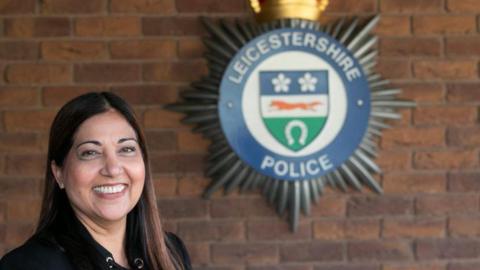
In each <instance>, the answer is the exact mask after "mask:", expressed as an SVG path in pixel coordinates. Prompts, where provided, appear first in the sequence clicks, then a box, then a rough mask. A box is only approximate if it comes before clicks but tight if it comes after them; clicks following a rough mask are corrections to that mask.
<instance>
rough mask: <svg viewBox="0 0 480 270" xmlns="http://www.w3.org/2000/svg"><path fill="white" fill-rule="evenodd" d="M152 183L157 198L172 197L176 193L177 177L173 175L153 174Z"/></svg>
mask: <svg viewBox="0 0 480 270" xmlns="http://www.w3.org/2000/svg"><path fill="white" fill-rule="evenodd" d="M153 185H154V186H155V194H156V195H157V198H163V197H173V196H175V194H176V193H177V178H176V177H173V176H154V177H153Z"/></svg>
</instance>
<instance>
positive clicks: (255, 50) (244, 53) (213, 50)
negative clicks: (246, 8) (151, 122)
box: [167, 0, 414, 230]
mask: <svg viewBox="0 0 480 270" xmlns="http://www.w3.org/2000/svg"><path fill="white" fill-rule="evenodd" d="M327 4H328V0H289V1H283V0H277V1H275V0H263V1H260V0H251V1H250V5H251V7H252V10H253V11H254V12H255V14H256V17H257V20H258V21H260V22H263V23H261V24H255V23H249V22H240V21H236V22H234V23H232V22H228V21H221V22H220V23H218V24H217V23H214V22H212V21H210V20H206V19H205V20H203V22H204V24H205V27H206V28H207V30H208V32H209V33H210V37H209V38H207V39H205V40H204V43H205V46H206V47H207V49H208V52H207V54H206V58H207V60H208V66H209V76H208V77H206V78H203V79H202V80H200V81H198V82H194V83H192V85H191V88H192V89H190V90H188V91H185V92H182V94H181V96H182V98H183V99H184V100H183V101H182V102H180V103H176V104H171V105H168V106H167V108H168V109H170V110H174V111H178V112H183V113H186V115H187V116H186V117H185V118H184V119H183V122H184V123H186V124H195V125H196V126H195V127H194V128H193V131H194V132H198V133H202V134H203V135H204V136H205V137H207V138H209V139H210V140H211V141H212V144H211V145H210V147H209V152H210V156H209V163H210V164H209V168H208V170H207V172H206V174H207V176H209V177H212V179H213V180H212V182H211V184H210V186H209V187H208V188H207V190H206V191H205V193H204V196H205V197H209V196H210V195H211V194H212V193H213V192H214V191H216V190H218V189H220V188H224V190H225V192H226V193H229V192H231V191H232V190H234V189H236V188H238V187H239V188H240V189H241V190H242V191H245V190H248V189H257V188H259V189H261V190H262V192H263V194H264V195H265V196H266V198H267V200H268V202H269V203H271V204H273V205H274V206H275V207H276V210H277V212H278V214H279V215H280V216H283V215H284V214H285V213H286V212H288V217H289V221H290V224H291V228H292V230H295V229H296V227H297V225H298V219H299V215H300V211H303V213H304V214H306V215H308V214H309V212H310V204H311V202H312V201H313V202H314V203H316V202H317V201H318V200H319V198H320V195H321V194H322V192H323V190H324V188H325V186H326V185H330V186H331V187H333V188H336V189H340V190H342V191H347V190H348V189H349V188H353V189H355V190H358V191H361V190H362V188H363V186H366V187H368V188H370V189H371V190H373V191H374V192H377V193H381V192H382V188H381V187H380V185H379V184H378V183H377V181H376V180H375V179H374V177H373V174H375V173H380V168H379V167H378V166H377V165H376V163H375V162H374V158H375V157H376V155H377V139H378V137H379V136H381V131H382V129H385V128H388V127H389V126H388V125H387V124H385V123H384V120H386V119H399V118H400V114H398V113H396V112H395V109H396V108H398V107H410V106H413V105H414V103H413V102H410V101H402V100H398V99H396V95H397V94H399V93H400V92H401V90H399V89H392V88H390V87H389V86H388V84H389V82H388V80H384V79H382V78H381V76H380V75H379V74H376V73H375V71H374V70H373V68H374V66H375V64H376V57H377V51H376V49H375V44H376V42H377V37H375V36H373V35H372V34H371V33H370V31H371V30H372V29H373V27H374V26H375V25H376V24H377V22H378V20H379V17H378V16H376V17H374V18H371V19H369V20H366V21H364V22H362V21H361V20H360V19H359V18H354V19H353V20H348V19H345V18H343V19H340V20H338V21H336V22H332V23H328V24H326V25H321V24H320V23H319V22H318V18H319V16H320V15H321V13H322V12H323V10H324V9H325V8H326V6H327Z"/></svg>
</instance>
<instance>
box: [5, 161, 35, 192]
mask: <svg viewBox="0 0 480 270" xmlns="http://www.w3.org/2000/svg"><path fill="white" fill-rule="evenodd" d="M0 160H5V159H3V158H1V159H0ZM2 162H3V161H0V163H2ZM5 162H6V160H5ZM0 166H2V164H0ZM2 167H3V166H2ZM5 167H6V164H5ZM3 171H6V169H5V170H3V168H2V171H0V174H3ZM41 194H43V179H42V180H40V178H38V179H37V178H35V179H32V178H24V177H20V178H19V177H11V176H10V177H7V178H3V179H1V180H0V195H1V196H2V198H3V199H5V200H10V199H18V198H20V197H21V198H24V199H31V198H32V199H33V198H36V199H40V198H41V197H40V196H41Z"/></svg>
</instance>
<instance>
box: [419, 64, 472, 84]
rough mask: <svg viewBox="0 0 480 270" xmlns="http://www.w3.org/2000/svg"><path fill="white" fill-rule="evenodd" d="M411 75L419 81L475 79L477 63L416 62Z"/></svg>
mask: <svg viewBox="0 0 480 270" xmlns="http://www.w3.org/2000/svg"><path fill="white" fill-rule="evenodd" d="M413 73H414V76H415V77H416V78H419V79H439V80H460V79H474V78H477V77H478V75H477V73H478V70H477V62H476V61H473V60H448V61H447V60H418V61H414V62H413Z"/></svg>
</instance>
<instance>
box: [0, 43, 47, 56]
mask: <svg viewBox="0 0 480 270" xmlns="http://www.w3.org/2000/svg"><path fill="white" fill-rule="evenodd" d="M0 59H2V60H35V59H38V44H37V43H36V42H30V41H6V42H0Z"/></svg>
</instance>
